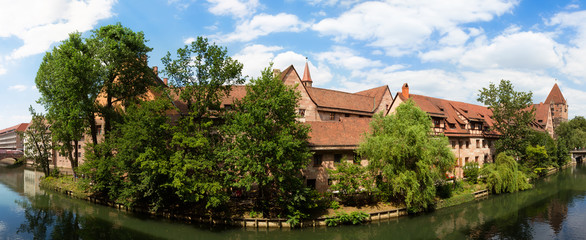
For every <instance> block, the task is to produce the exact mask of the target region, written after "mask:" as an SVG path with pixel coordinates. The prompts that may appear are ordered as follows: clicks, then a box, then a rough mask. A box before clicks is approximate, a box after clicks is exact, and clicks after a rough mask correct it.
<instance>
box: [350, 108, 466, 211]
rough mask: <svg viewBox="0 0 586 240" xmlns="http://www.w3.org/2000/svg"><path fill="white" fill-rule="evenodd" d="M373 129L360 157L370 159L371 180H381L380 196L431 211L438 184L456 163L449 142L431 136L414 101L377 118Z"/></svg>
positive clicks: (427, 121)
mask: <svg viewBox="0 0 586 240" xmlns="http://www.w3.org/2000/svg"><path fill="white" fill-rule="evenodd" d="M370 126H371V132H370V133H369V134H368V135H367V137H366V140H365V141H364V142H363V143H361V144H360V146H359V148H358V153H360V154H361V155H362V156H365V157H366V158H368V160H369V165H368V167H369V170H370V171H371V173H372V176H377V175H379V176H380V177H379V178H378V179H377V181H376V185H377V187H378V188H379V190H380V192H381V193H382V194H383V196H384V195H385V194H386V197H392V198H395V199H397V200H399V201H401V202H405V204H406V205H407V207H409V208H411V209H412V210H413V211H420V210H424V209H426V208H428V207H429V206H430V205H431V204H433V202H434V200H435V199H434V198H435V195H436V187H435V185H436V183H437V182H439V181H441V180H442V179H443V176H444V174H445V173H446V172H447V171H448V170H450V169H451V168H452V167H453V165H454V163H455V157H454V155H453V153H452V152H451V151H450V149H449V148H448V145H449V144H448V139H447V138H446V137H445V136H441V135H434V134H433V133H432V130H431V126H432V123H431V119H430V117H429V116H428V115H427V114H426V113H425V112H424V111H422V110H421V109H419V108H418V107H416V106H415V103H413V101H407V102H405V103H403V104H401V105H400V106H399V107H398V108H397V111H396V113H395V114H393V115H389V116H386V117H383V116H382V115H381V114H378V115H375V116H374V118H373V120H372V122H371V124H370Z"/></svg>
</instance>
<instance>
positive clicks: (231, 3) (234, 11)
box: [208, 0, 260, 18]
mask: <svg viewBox="0 0 586 240" xmlns="http://www.w3.org/2000/svg"><path fill="white" fill-rule="evenodd" d="M208 2H209V3H210V4H211V6H210V8H209V9H208V10H209V11H210V12H211V13H212V14H214V15H232V16H235V17H239V18H242V17H245V16H250V15H252V14H253V13H254V12H256V9H257V8H258V7H259V6H260V4H259V3H258V0H247V1H241V0H208Z"/></svg>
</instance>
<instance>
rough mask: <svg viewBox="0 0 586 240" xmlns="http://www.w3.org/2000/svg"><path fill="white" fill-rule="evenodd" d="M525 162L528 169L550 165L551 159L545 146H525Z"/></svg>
mask: <svg viewBox="0 0 586 240" xmlns="http://www.w3.org/2000/svg"><path fill="white" fill-rule="evenodd" d="M525 158H526V160H525V161H526V164H527V165H528V167H529V168H530V169H533V170H537V169H536V168H548V167H550V166H551V161H550V158H549V155H548V154H547V150H545V146H540V145H537V146H535V147H534V146H527V149H525Z"/></svg>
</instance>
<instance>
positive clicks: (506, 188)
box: [480, 153, 531, 194]
mask: <svg viewBox="0 0 586 240" xmlns="http://www.w3.org/2000/svg"><path fill="white" fill-rule="evenodd" d="M480 174H481V175H482V176H484V181H485V182H486V184H487V187H488V189H489V190H490V191H492V192H493V193H496V194H499V193H506V192H517V191H522V190H525V189H529V188H531V184H529V182H528V180H527V175H525V174H524V173H523V172H522V171H521V170H519V164H518V163H517V161H515V158H513V157H512V156H510V155H508V154H507V153H499V154H498V155H497V157H496V159H495V162H494V163H493V164H486V165H484V167H483V168H482V170H481V172H480Z"/></svg>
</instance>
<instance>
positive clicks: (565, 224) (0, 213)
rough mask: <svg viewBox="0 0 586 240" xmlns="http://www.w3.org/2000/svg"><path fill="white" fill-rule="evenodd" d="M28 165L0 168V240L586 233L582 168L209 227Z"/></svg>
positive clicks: (585, 236)
mask: <svg viewBox="0 0 586 240" xmlns="http://www.w3.org/2000/svg"><path fill="white" fill-rule="evenodd" d="M38 177H39V174H38V173H35V172H34V171H30V170H25V169H23V168H19V169H6V168H2V167H0V239H102V240H105V239H279V240H286V239H304V240H309V239H312V240H313V239H586V166H580V165H579V166H576V167H572V168H568V169H566V170H563V171H561V172H560V173H558V174H555V175H553V176H551V177H549V178H546V179H543V180H540V181H539V182H537V183H536V187H535V188H534V189H532V190H528V191H524V192H520V193H515V194H504V195H499V196H490V197H488V198H487V199H485V200H481V201H475V202H470V203H466V204H463V205H459V206H455V207H451V208H446V209H440V210H437V211H435V212H431V213H425V214H420V215H418V216H408V217H401V218H397V219H393V220H390V221H384V222H374V223H370V224H365V225H361V226H341V227H334V228H305V229H294V230H290V229H271V230H267V229H242V228H229V227H222V228H211V227H209V226H205V225H197V224H187V223H180V222H172V221H169V220H165V219H154V218H151V217H148V216H144V215H137V214H132V213H126V212H124V211H118V210H116V209H113V208H109V207H104V206H100V205H95V204H91V203H88V202H86V201H82V200H77V199H72V198H70V197H67V196H63V195H61V194H55V193H53V192H51V191H44V190H43V189H40V188H39V187H38Z"/></svg>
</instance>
